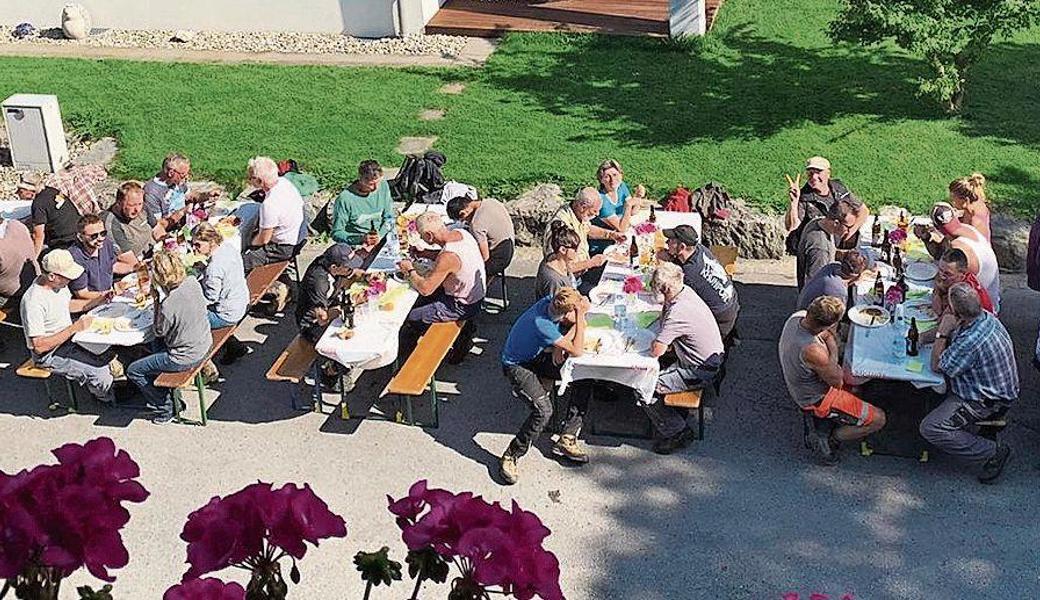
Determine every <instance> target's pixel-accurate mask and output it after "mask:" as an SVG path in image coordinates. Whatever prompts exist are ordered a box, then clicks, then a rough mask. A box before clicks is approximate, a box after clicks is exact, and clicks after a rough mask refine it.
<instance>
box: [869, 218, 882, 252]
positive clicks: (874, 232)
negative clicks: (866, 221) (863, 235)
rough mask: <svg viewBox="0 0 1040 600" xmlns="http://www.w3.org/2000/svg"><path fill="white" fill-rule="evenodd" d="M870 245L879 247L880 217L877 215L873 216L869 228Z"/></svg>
mask: <svg viewBox="0 0 1040 600" xmlns="http://www.w3.org/2000/svg"><path fill="white" fill-rule="evenodd" d="M870 245H871V246H873V247H875V248H880V247H881V219H880V218H878V217H874V225H873V227H871V228H870Z"/></svg>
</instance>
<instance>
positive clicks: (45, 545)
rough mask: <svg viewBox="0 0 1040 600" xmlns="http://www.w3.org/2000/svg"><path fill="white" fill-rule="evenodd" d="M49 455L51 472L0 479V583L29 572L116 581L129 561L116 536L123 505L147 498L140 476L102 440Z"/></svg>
mask: <svg viewBox="0 0 1040 600" xmlns="http://www.w3.org/2000/svg"><path fill="white" fill-rule="evenodd" d="M53 454H54V456H56V457H57V459H58V464H56V465H40V466H38V467H36V468H34V469H31V470H26V471H22V472H20V473H18V474H16V475H7V474H4V473H2V472H0V579H14V578H16V577H18V575H19V574H22V573H24V572H25V571H26V569H33V568H51V569H53V570H54V571H55V572H56V573H57V574H58V575H59V576H60V577H61V578H64V577H68V576H69V575H71V574H72V573H73V572H74V571H76V570H77V569H79V568H80V567H84V566H85V567H86V568H87V570H88V571H90V573H91V574H92V575H94V576H95V577H97V578H99V579H103V580H105V581H114V580H115V577H113V576H111V575H109V572H108V570H109V569H119V568H122V567H124V566H126V564H127V562H129V560H130V556H129V553H128V552H127V550H126V546H124V545H123V538H122V536H121V535H120V530H121V529H122V528H123V526H125V525H126V524H127V522H129V521H130V513H129V512H128V511H127V509H126V508H124V506H123V504H124V503H127V502H143V501H144V500H145V499H146V498H147V497H148V490H146V489H145V488H144V486H142V485H141V484H140V483H139V482H138V481H137V477H139V476H140V474H141V470H140V468H139V467H138V466H137V463H136V462H134V460H133V459H132V458H130V455H129V454H127V453H126V452H125V451H123V450H117V449H116V445H115V443H114V442H113V441H112V440H111V439H109V438H107V437H101V438H97V439H95V440H91V441H89V442H87V443H86V444H82V445H80V444H66V445H64V446H62V447H60V448H57V449H55V450H53Z"/></svg>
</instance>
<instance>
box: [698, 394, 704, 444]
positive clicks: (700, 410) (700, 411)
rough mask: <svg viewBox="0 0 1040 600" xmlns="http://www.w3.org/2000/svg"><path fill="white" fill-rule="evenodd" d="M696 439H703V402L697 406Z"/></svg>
mask: <svg viewBox="0 0 1040 600" xmlns="http://www.w3.org/2000/svg"><path fill="white" fill-rule="evenodd" d="M697 439H698V440H703V439H704V402H703V401H702V402H701V403H700V405H698V406H697Z"/></svg>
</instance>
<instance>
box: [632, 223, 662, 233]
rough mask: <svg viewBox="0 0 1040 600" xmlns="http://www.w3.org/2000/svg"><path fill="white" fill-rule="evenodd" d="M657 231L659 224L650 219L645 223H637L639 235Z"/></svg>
mask: <svg viewBox="0 0 1040 600" xmlns="http://www.w3.org/2000/svg"><path fill="white" fill-rule="evenodd" d="M656 231H657V225H655V224H654V223H651V222H650V221H646V222H644V223H640V224H639V225H636V233H637V234H639V235H649V234H651V233H655V232H656Z"/></svg>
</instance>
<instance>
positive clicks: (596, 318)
mask: <svg viewBox="0 0 1040 600" xmlns="http://www.w3.org/2000/svg"><path fill="white" fill-rule="evenodd" d="M585 323H586V324H588V326H589V327H596V328H599V329H612V328H613V327H614V319H613V318H611V316H610V315H605V314H602V313H587V314H586V315H585Z"/></svg>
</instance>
